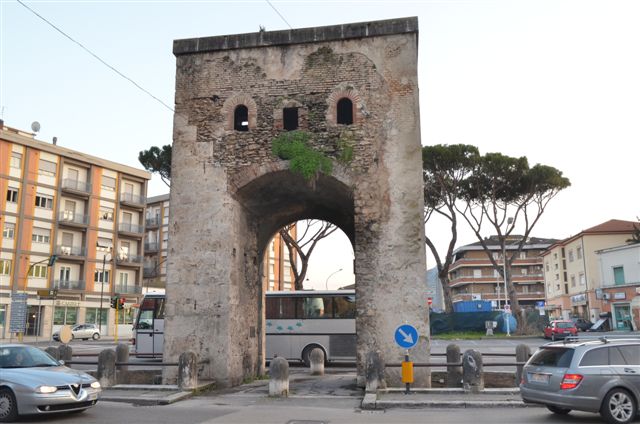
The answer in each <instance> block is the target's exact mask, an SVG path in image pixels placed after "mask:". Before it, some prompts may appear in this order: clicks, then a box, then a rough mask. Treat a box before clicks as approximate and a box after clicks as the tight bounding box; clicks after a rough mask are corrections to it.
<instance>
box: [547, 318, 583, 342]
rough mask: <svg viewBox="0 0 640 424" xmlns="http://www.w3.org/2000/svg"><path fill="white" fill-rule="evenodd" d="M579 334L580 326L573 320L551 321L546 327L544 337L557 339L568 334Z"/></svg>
mask: <svg viewBox="0 0 640 424" xmlns="http://www.w3.org/2000/svg"><path fill="white" fill-rule="evenodd" d="M577 334H578V328H577V327H576V325H575V324H574V323H573V321H551V322H550V323H549V325H547V326H546V327H545V328H544V338H545V339H551V340H557V339H564V338H565V337H567V336H575V335H577Z"/></svg>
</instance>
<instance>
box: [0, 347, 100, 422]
mask: <svg viewBox="0 0 640 424" xmlns="http://www.w3.org/2000/svg"><path fill="white" fill-rule="evenodd" d="M100 392H101V388H100V383H99V382H98V381H96V379H95V378H93V377H91V376H90V375H89V374H86V373H84V372H81V371H77V370H72V369H71V368H67V367H65V366H64V365H62V363H61V362H58V361H56V360H55V359H53V358H52V357H51V356H49V355H48V354H47V353H45V352H44V351H42V350H40V349H38V348H36V347H33V346H27V345H21V344H10V345H3V346H0V422H12V421H15V420H16V419H17V418H18V415H25V414H27V415H28V414H49V413H54V412H67V411H77V412H81V411H84V410H86V409H87V408H90V407H92V406H93V405H95V404H96V403H97V402H98V395H99V393H100Z"/></svg>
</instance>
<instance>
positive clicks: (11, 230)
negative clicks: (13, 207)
mask: <svg viewBox="0 0 640 424" xmlns="http://www.w3.org/2000/svg"><path fill="white" fill-rule="evenodd" d="M15 231H16V224H14V223H13V222H5V223H4V228H2V238H6V239H12V238H14V237H15Z"/></svg>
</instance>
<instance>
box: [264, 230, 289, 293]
mask: <svg viewBox="0 0 640 424" xmlns="http://www.w3.org/2000/svg"><path fill="white" fill-rule="evenodd" d="M289 234H291V237H293V238H294V239H295V238H296V236H297V227H296V226H295V225H293V226H292V227H291V229H290V231H289ZM293 264H294V266H295V264H296V258H295V257H294V263H293ZM262 275H263V277H262V279H263V281H262V282H263V287H266V289H267V291H278V290H295V287H294V283H295V275H294V273H293V269H292V268H291V261H290V260H289V249H288V248H287V245H286V244H285V242H284V241H283V240H282V237H281V236H280V234H279V233H276V235H274V236H273V238H272V239H271V242H270V243H269V247H268V248H267V251H266V252H265V255H264V262H263V274H262Z"/></svg>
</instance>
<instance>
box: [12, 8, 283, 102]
mask: <svg viewBox="0 0 640 424" xmlns="http://www.w3.org/2000/svg"><path fill="white" fill-rule="evenodd" d="M16 1H17V2H18V3H20V4H21V5H22V6H24V7H25V8H26V9H27V10H28V11H30V12H31V13H33V14H34V15H36V16H37V17H38V18H40V19H42V20H43V21H45V22H46V23H47V24H49V25H50V26H51V27H52V28H53V29H55V30H56V31H58V32H59V33H60V34H62V35H64V36H65V37H66V38H68V39H69V40H71V41H72V42H73V43H75V44H77V45H78V46H80V48H82V49H83V50H84V51H86V52H87V53H89V54H90V55H91V56H93V57H95V58H96V59H98V60H99V61H100V63H102V64H103V65H105V66H106V67H107V68H109V69H111V70H112V71H113V72H115V73H116V74H118V75H120V76H121V77H122V78H124V79H126V80H127V81H129V82H130V83H132V84H133V85H135V86H136V87H137V88H138V89H140V90H141V91H142V92H143V93H145V94H147V95H148V96H151V97H152V98H153V99H154V100H156V101H157V102H158V103H160V104H161V105H162V106H164V107H166V108H167V109H169V110H170V111H171V112H174V110H173V108H172V107H171V106H169V105H167V104H166V103H165V102H163V101H162V100H160V99H159V98H157V97H156V96H154V95H153V94H151V93H150V92H149V91H147V90H146V89H145V88H143V87H142V86H140V84H138V83H137V82H135V81H134V80H132V79H131V78H129V77H128V76H126V75H125V74H123V73H122V72H120V71H118V70H117V69H116V68H114V67H113V66H111V65H109V64H108V63H107V62H105V61H104V60H102V58H100V56H98V55H97V54H95V53H93V52H92V51H91V50H89V49H88V48H86V47H85V46H83V45H82V44H81V43H80V42H78V41H76V40H74V39H73V38H71V36H69V35H67V34H66V33H65V32H64V31H62V30H61V29H60V28H58V27H57V26H55V25H54V24H52V23H51V22H49V21H48V20H47V19H46V18H45V17H43V16H42V15H40V14H39V13H38V12H36V11H35V10H33V9H31V8H30V7H29V6H27V5H26V4H24V3H23V2H22V1H21V0H16ZM267 1H268V0H267ZM283 19H284V18H283Z"/></svg>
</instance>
